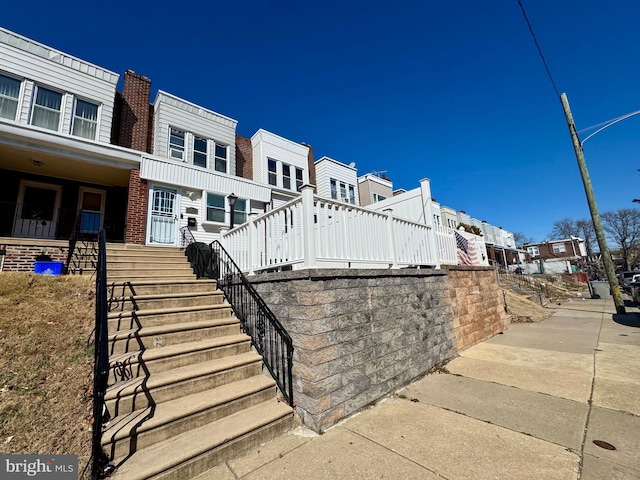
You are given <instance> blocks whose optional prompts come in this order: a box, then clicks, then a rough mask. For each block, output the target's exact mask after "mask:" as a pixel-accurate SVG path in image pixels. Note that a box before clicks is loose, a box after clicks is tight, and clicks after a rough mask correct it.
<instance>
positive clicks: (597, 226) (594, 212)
mask: <svg viewBox="0 0 640 480" xmlns="http://www.w3.org/2000/svg"><path fill="white" fill-rule="evenodd" d="M560 100H561V101H562V108H563V109H564V116H565V118H566V120H567V125H568V127H569V133H570V134H571V140H572V141H573V150H574V151H575V153H576V159H577V160H578V168H579V169H580V175H581V176H582V183H583V184H584V192H585V194H586V195H587V202H588V203H589V211H590V212H591V220H593V228H594V230H595V231H596V238H597V239H598V246H599V247H600V254H601V256H602V261H603V263H604V270H605V272H606V274H607V278H608V279H609V287H610V288H611V295H612V296H613V303H614V304H615V306H616V312H617V313H626V309H625V308H624V300H623V299H622V293H620V285H619V284H618V279H617V278H616V272H615V269H614V268H613V261H612V260H611V252H609V247H608V246H607V241H606V240H605V237H604V229H603V228H602V220H601V219H600V213H599V212H598V206H597V205H596V197H595V196H594V194H593V187H592V186H591V179H590V178H589V171H588V170H587V164H586V163H585V161H584V152H583V150H582V145H581V144H580V139H579V138H578V132H577V130H576V125H575V123H573V115H571V109H570V108H569V100H568V99H567V94H566V93H563V94H562V95H560Z"/></svg>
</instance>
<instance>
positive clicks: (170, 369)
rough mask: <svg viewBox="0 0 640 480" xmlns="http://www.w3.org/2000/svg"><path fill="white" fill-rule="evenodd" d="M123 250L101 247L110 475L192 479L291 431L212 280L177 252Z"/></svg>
mask: <svg viewBox="0 0 640 480" xmlns="http://www.w3.org/2000/svg"><path fill="white" fill-rule="evenodd" d="M127 247H130V246H127ZM127 247H125V246H121V245H118V246H115V247H114V246H109V245H108V246H107V274H108V282H107V283H108V284H109V286H110V287H109V288H110V291H109V292H108V295H109V298H111V302H110V312H109V314H108V325H109V354H110V365H111V369H110V372H109V388H108V390H107V393H106V395H105V403H106V406H107V409H108V410H109V413H110V415H111V419H110V421H109V423H108V425H107V426H106V428H105V430H104V432H103V437H102V443H103V448H104V451H105V453H106V454H107V455H108V456H109V458H110V459H111V463H112V464H113V465H115V466H116V467H117V470H116V471H115V472H114V473H113V474H112V475H111V477H110V478H115V479H127V480H129V479H146V478H158V479H160V478H161V479H180V480H182V479H188V478H192V477H195V476H197V475H199V474H200V473H203V472H205V471H207V470H208V469H209V468H212V467H213V466H215V465H217V464H218V463H220V462H222V461H224V460H226V459H227V458H230V457H233V456H236V455H239V454H241V453H243V452H244V451H246V450H247V449H249V448H251V447H253V446H256V445H258V444H260V443H262V442H265V441H267V440H269V439H271V438H273V437H275V436H277V435H279V434H281V433H283V432H285V431H286V430H288V429H289V428H291V427H292V426H293V410H292V408H291V407H289V406H288V405H287V404H285V403H280V402H278V401H277V400H276V389H275V382H274V381H273V379H271V377H269V376H266V375H264V374H263V365H262V358H261V357H260V356H259V355H258V354H257V353H256V352H255V351H253V350H252V349H251V339H250V338H249V337H248V336H247V335H246V334H244V333H242V332H241V329H240V323H239V321H238V320H237V318H236V317H235V316H234V315H233V311H232V309H231V306H230V305H229V304H228V303H227V302H226V301H225V299H224V295H223V294H222V292H221V291H220V290H218V289H217V285H216V282H215V281H212V280H196V279H195V276H194V275H193V273H192V272H191V268H190V267H189V264H188V262H187V260H186V257H185V256H184V253H183V252H181V251H180V250H178V249H170V248H155V247H146V248H145V247H133V248H127ZM165 260H166V261H165Z"/></svg>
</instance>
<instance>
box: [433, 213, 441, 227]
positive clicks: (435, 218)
mask: <svg viewBox="0 0 640 480" xmlns="http://www.w3.org/2000/svg"><path fill="white" fill-rule="evenodd" d="M433 224H434V225H440V216H439V215H436V214H435V213H434V214H433Z"/></svg>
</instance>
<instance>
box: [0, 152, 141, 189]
mask: <svg viewBox="0 0 640 480" xmlns="http://www.w3.org/2000/svg"><path fill="white" fill-rule="evenodd" d="M0 168H3V169H7V170H16V171H19V172H27V173H32V174H35V175H44V176H51V177H58V178H66V179H70V180H76V181H80V182H87V183H96V184H100V185H113V186H127V185H128V184H129V169H125V168H117V167H114V166H109V165H104V164H100V163H90V162H87V161H84V160H77V159H74V158H70V157H68V156H65V155H64V153H62V152H61V153H60V154H55V153H49V152H42V151H33V150H26V149H21V148H17V147H13V146H8V145H0Z"/></svg>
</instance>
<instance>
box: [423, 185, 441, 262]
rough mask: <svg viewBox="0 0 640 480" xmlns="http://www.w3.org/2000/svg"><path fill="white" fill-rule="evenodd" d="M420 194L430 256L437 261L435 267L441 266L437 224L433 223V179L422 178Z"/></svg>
mask: <svg viewBox="0 0 640 480" xmlns="http://www.w3.org/2000/svg"><path fill="white" fill-rule="evenodd" d="M420 194H421V195H422V210H423V211H424V223H425V224H426V225H427V227H428V230H427V238H428V239H429V242H428V243H429V245H428V248H429V256H430V257H431V258H432V259H433V260H434V262H435V263H436V265H435V267H436V268H440V250H439V248H438V241H437V239H436V233H435V226H434V224H433V198H431V180H429V179H428V178H423V179H422V180H420Z"/></svg>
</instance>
